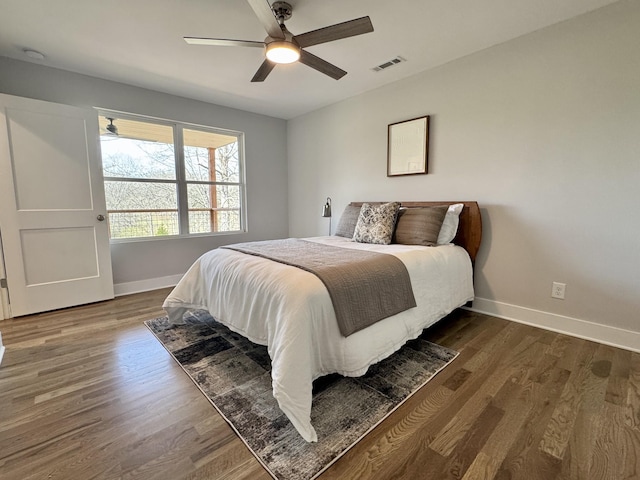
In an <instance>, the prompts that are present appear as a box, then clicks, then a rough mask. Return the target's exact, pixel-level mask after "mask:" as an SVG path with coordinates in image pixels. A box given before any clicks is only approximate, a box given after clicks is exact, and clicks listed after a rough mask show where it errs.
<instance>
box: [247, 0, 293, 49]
mask: <svg viewBox="0 0 640 480" xmlns="http://www.w3.org/2000/svg"><path fill="white" fill-rule="evenodd" d="M247 1H248V2H249V5H250V6H251V8H252V9H253V11H254V13H255V14H256V16H257V17H258V20H260V23H262V26H263V27H264V29H265V30H266V31H267V33H268V34H269V36H270V37H272V38H282V39H284V33H283V32H282V28H280V24H279V23H278V20H276V17H275V15H274V14H273V11H272V10H271V5H269V2H268V1H267V0H247Z"/></svg>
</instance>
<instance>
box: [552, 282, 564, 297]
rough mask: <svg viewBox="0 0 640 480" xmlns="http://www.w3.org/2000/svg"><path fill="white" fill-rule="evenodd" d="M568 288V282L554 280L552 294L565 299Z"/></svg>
mask: <svg viewBox="0 0 640 480" xmlns="http://www.w3.org/2000/svg"><path fill="white" fill-rule="evenodd" d="M566 288H567V284H566V283H559V282H553V286H552V287H551V296H552V297H553V298H559V299H560V300H564V290H565V289H566Z"/></svg>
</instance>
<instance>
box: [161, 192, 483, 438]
mask: <svg viewBox="0 0 640 480" xmlns="http://www.w3.org/2000/svg"><path fill="white" fill-rule="evenodd" d="M381 203H382V202H376V203H372V204H373V205H379V204H381ZM454 203H462V204H463V205H464V207H463V208H462V211H461V212H460V214H459V227H458V229H457V233H456V235H455V238H454V240H453V242H452V243H450V244H446V245H438V246H436V247H429V246H421V245H403V244H390V245H378V244H368V243H359V242H354V241H352V240H351V239H349V238H345V237H342V236H335V235H334V236H327V237H313V238H307V239H305V240H306V241H308V242H313V243H315V244H323V245H330V246H333V247H339V248H343V249H353V250H366V251H373V252H380V253H386V254H390V255H393V256H395V257H397V258H398V259H400V260H401V261H402V263H403V264H404V265H405V266H406V270H407V271H408V274H409V277H410V279H411V286H412V288H413V294H414V296H415V303H416V307H415V308H411V309H408V310H406V311H403V312H401V313H398V314H395V315H393V316H391V317H388V318H385V319H383V320H380V321H378V322H376V323H374V324H373V325H371V326H368V327H366V328H364V329H362V330H360V331H357V332H355V333H353V334H350V335H348V336H343V335H342V334H341V332H340V330H339V328H338V324H337V320H336V314H335V311H334V308H333V304H332V300H331V298H330V296H329V293H328V291H327V288H325V286H324V284H323V283H322V281H321V280H320V279H319V278H318V277H317V276H316V275H314V274H313V273H309V272H308V271H305V270H302V269H300V268H297V267H294V266H291V265H287V264H283V263H279V262H275V261H272V260H269V259H266V258H262V257H260V256H255V255H248V254H246V253H242V252H239V251H235V250H231V249H228V248H217V249H215V250H212V251H210V252H207V253H206V254H204V255H203V256H201V257H200V258H199V259H198V260H197V261H196V262H195V263H194V264H193V265H192V266H191V268H190V269H189V270H188V272H187V273H186V274H185V275H184V277H183V278H182V279H181V280H180V282H179V283H178V285H177V286H176V287H175V288H174V290H173V291H172V292H171V293H170V294H169V296H168V297H167V299H166V300H165V302H164V304H163V307H164V309H165V310H166V312H167V314H168V315H169V319H170V320H171V321H172V322H173V323H182V321H183V320H182V318H183V315H184V313H186V311H188V310H193V309H204V310H207V311H208V312H209V313H210V314H211V315H212V316H213V317H214V318H215V319H216V320H217V321H218V322H220V323H222V324H224V325H226V326H227V327H229V328H230V329H231V330H233V331H235V332H237V333H239V334H241V335H243V336H244V337H246V338H248V339H249V340H251V341H252V342H254V343H257V344H261V345H266V346H267V349H268V352H269V355H270V357H271V360H272V387H273V395H274V397H275V398H276V400H277V402H278V405H279V407H280V409H281V410H282V411H283V412H284V413H285V414H286V416H287V417H288V418H289V420H290V421H291V423H292V424H293V425H294V427H295V428H296V429H297V431H298V432H299V433H300V435H301V436H302V437H303V438H304V439H305V440H306V441H308V442H313V441H317V435H316V432H315V429H314V428H313V425H312V424H311V407H312V405H311V404H312V383H313V381H314V380H315V379H317V378H319V377H321V376H324V375H327V374H331V373H339V374H342V375H345V376H360V375H363V374H364V373H365V372H366V371H367V369H368V367H369V366H370V365H372V364H374V363H376V362H378V361H380V360H382V359H383V358H386V357H388V356H389V355H391V354H392V353H393V352H395V351H396V350H398V349H399V348H400V347H401V346H402V345H404V344H405V343H406V342H407V341H409V340H411V339H413V338H416V337H417V336H418V335H420V333H421V332H422V330H423V329H424V328H426V327H428V326H430V325H432V324H434V323H435V322H437V321H438V320H440V319H441V318H443V317H444V316H446V315H447V314H449V313H450V312H451V311H453V310H454V309H456V308H458V307H460V306H462V305H464V304H465V303H467V302H469V301H470V300H472V299H473V262H474V260H475V257H476V254H477V251H478V248H479V245H480V239H481V230H482V228H481V218H480V210H479V207H478V204H477V203H476V202H402V206H403V207H406V208H423V207H433V206H438V205H451V204H454ZM362 204H363V203H362V202H353V203H351V204H350V206H352V207H359V206H361V205H362Z"/></svg>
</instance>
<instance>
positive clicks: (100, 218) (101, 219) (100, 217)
mask: <svg viewBox="0 0 640 480" xmlns="http://www.w3.org/2000/svg"><path fill="white" fill-rule="evenodd" d="M97 219H98V221H99V222H104V215H102V214H100V215H98V216H97Z"/></svg>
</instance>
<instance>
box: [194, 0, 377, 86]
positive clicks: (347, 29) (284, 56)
mask: <svg viewBox="0 0 640 480" xmlns="http://www.w3.org/2000/svg"><path fill="white" fill-rule="evenodd" d="M247 1H248V2H249V5H250V6H251V8H252V9H253V11H254V13H255V14H256V16H257V17H258V19H259V20H260V23H262V26H263V27H264V28H265V30H266V31H267V34H268V36H267V38H265V40H264V42H257V41H252V40H228V39H223V38H200V37H184V40H185V41H186V42H187V43H189V44H191V45H215V46H222V47H261V48H263V47H264V48H265V49H266V57H267V58H266V59H265V61H264V62H263V63H262V65H261V66H260V68H258V71H257V72H256V74H255V75H254V76H253V78H252V79H251V81H252V82H263V81H264V80H265V79H266V78H267V76H268V75H269V74H270V73H271V70H273V69H274V67H275V66H276V64H278V63H293V62H296V61H299V62H300V63H303V64H305V65H307V66H308V67H311V68H313V69H314V70H317V71H319V72H321V73H324V74H325V75H328V76H330V77H331V78H333V79H335V80H339V79H341V78H342V77H344V76H345V75H346V74H347V72H345V71H344V70H342V69H341V68H338V67H336V66H335V65H333V64H331V63H329V62H327V61H326V60H323V59H321V58H320V57H317V56H315V55H313V54H311V53H309V52H307V51H305V50H303V48H305V47H311V46H312V45H319V44H321V43H327V42H332V41H334V40H340V39H342V38H348V37H353V36H356V35H362V34H363V33H369V32H373V25H372V24H371V19H370V18H369V17H361V18H356V19H355V20H349V21H347V22H342V23H337V24H335V25H331V26H328V27H324V28H319V29H318V30H312V31H310V32H307V33H303V34H301V35H293V34H292V33H291V32H290V31H289V30H287V27H285V25H284V22H285V20H289V19H290V18H291V13H292V7H291V5H289V4H288V3H287V2H282V1H276V2H273V5H269V2H268V1H267V0H247Z"/></svg>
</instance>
